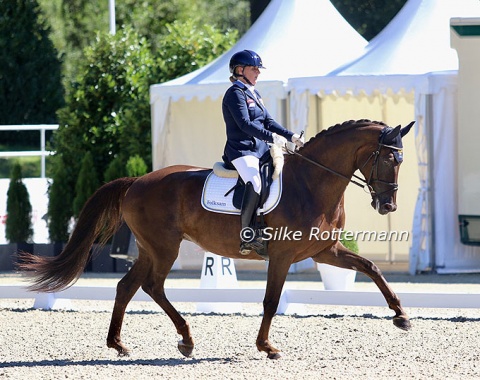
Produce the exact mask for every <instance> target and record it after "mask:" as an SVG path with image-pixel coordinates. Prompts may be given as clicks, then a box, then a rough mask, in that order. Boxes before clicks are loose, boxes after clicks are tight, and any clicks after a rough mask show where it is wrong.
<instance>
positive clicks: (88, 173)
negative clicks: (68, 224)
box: [73, 152, 99, 217]
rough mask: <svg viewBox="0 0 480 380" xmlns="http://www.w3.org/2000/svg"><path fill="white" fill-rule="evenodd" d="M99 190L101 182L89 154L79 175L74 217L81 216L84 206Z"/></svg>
mask: <svg viewBox="0 0 480 380" xmlns="http://www.w3.org/2000/svg"><path fill="white" fill-rule="evenodd" d="M98 188H99V182H98V178H97V173H96V171H95V167H94V165H93V157H92V154H91V153H90V152H87V153H86V154H85V156H84V157H83V160H82V167H81V169H80V173H79V174H78V180H77V184H76V186H75V194H76V195H75V199H74V200H73V215H74V216H75V217H78V215H80V211H82V208H83V205H84V204H85V202H87V200H88V198H90V196H91V195H92V194H93V193H94V192H95V190H97V189H98Z"/></svg>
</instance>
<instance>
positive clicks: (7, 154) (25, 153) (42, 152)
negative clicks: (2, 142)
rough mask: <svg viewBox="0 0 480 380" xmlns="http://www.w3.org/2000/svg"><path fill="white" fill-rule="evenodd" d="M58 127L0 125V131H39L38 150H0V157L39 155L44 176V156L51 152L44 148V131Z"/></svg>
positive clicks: (52, 125)
mask: <svg viewBox="0 0 480 380" xmlns="http://www.w3.org/2000/svg"><path fill="white" fill-rule="evenodd" d="M56 129H58V125H56V124H38V125H0V132H2V131H37V130H38V131H40V150H34V151H19V152H0V157H25V156H40V157H41V170H40V172H41V174H40V176H41V177H42V178H45V157H46V156H49V155H51V154H53V152H51V151H48V150H46V149H45V144H46V143H45V131H47V130H48V131H53V130H56Z"/></svg>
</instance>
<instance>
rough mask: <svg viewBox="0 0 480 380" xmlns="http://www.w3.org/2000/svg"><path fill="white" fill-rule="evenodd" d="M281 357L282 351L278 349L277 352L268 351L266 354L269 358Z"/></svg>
mask: <svg viewBox="0 0 480 380" xmlns="http://www.w3.org/2000/svg"><path fill="white" fill-rule="evenodd" d="M281 357H282V353H281V352H280V351H278V352H270V353H269V354H268V355H267V358H269V359H280V358H281Z"/></svg>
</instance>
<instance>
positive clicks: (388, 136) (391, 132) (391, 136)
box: [383, 126, 400, 143]
mask: <svg viewBox="0 0 480 380" xmlns="http://www.w3.org/2000/svg"><path fill="white" fill-rule="evenodd" d="M399 133H400V126H397V127H395V128H392V129H388V130H387V132H386V133H385V137H384V138H383V141H388V143H391V142H392V141H393V140H395V137H397V136H398V134H399Z"/></svg>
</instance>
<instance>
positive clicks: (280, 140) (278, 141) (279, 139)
mask: <svg viewBox="0 0 480 380" xmlns="http://www.w3.org/2000/svg"><path fill="white" fill-rule="evenodd" d="M272 137H273V143H274V144H275V145H278V146H280V147H282V148H283V147H284V146H285V145H286V144H287V142H288V141H287V139H286V138H285V137H283V136H280V135H277V134H276V133H272Z"/></svg>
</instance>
